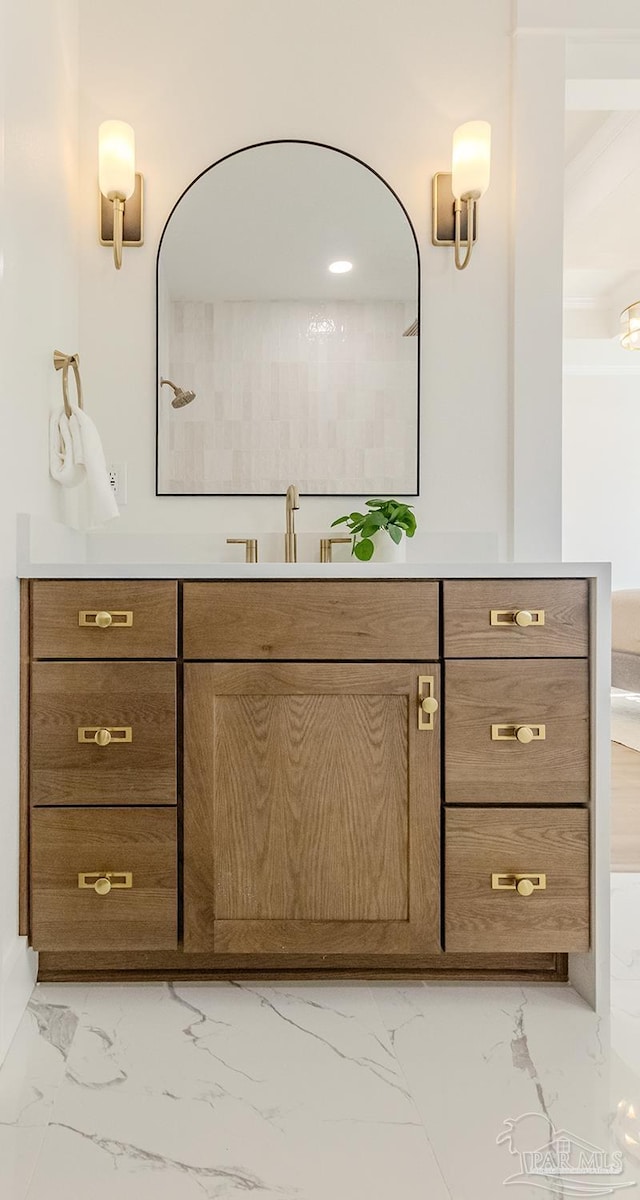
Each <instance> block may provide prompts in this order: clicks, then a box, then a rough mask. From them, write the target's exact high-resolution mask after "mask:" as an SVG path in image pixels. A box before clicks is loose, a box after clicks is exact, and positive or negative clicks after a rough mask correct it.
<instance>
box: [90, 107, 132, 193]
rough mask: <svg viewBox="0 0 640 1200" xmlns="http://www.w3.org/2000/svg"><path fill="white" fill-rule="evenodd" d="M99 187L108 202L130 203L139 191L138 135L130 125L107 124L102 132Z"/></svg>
mask: <svg viewBox="0 0 640 1200" xmlns="http://www.w3.org/2000/svg"><path fill="white" fill-rule="evenodd" d="M98 183H99V186H100V191H101V192H102V195H103V196H106V197H107V199H108V200H128V199H129V197H130V196H132V195H133V193H134V191H135V187H136V141H135V133H134V132H133V129H132V128H131V126H130V125H127V123H126V121H103V122H102V125H101V126H100V129H99V130H98Z"/></svg>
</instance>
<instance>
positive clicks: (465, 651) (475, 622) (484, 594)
mask: <svg viewBox="0 0 640 1200" xmlns="http://www.w3.org/2000/svg"><path fill="white" fill-rule="evenodd" d="M443 609H444V653H445V657H447V658H483V657H486V658H556V657H558V658H561V657H567V658H581V657H585V656H586V655H587V654H588V653H589V597H588V583H587V580H586V579H486V580H485V579H471V580H470V579H464V580H462V579H461V580H451V579H448V580H446V581H445V583H444V589H443ZM529 618H531V620H530V621H529ZM519 622H523V623H522V624H520V623H519Z"/></svg>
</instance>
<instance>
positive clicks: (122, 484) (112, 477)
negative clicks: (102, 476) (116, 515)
mask: <svg viewBox="0 0 640 1200" xmlns="http://www.w3.org/2000/svg"><path fill="white" fill-rule="evenodd" d="M107 470H108V472H109V483H110V484H111V488H112V491H113V494H114V496H115V498H116V502H117V503H118V504H119V505H124V504H126V503H127V464H126V463H110V465H109V466H108V467H107Z"/></svg>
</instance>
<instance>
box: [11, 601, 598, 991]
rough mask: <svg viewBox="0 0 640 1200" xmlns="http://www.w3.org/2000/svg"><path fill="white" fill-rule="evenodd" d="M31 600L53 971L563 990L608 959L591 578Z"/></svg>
mask: <svg viewBox="0 0 640 1200" xmlns="http://www.w3.org/2000/svg"><path fill="white" fill-rule="evenodd" d="M22 588H23V635H22V636H23V642H22V650H23V653H22V658H23V666H22V680H23V699H22V706H23V721H22V746H23V771H22V793H23V807H22V813H23V820H22V885H21V887H22V890H21V922H22V924H21V931H22V932H23V933H27V934H28V935H29V937H30V939H31V944H32V945H33V946H34V948H35V949H37V950H39V951H40V977H41V978H49V979H54V978H55V979H65V978H66V979H75V978H78V979H86V978H104V979H116V978H125V979H126V978H131V979H133V978H167V977H168V978H172V977H175V978H177V977H183V978H184V977H192V978H228V977H238V976H242V975H251V974H253V975H256V974H257V975H265V976H268V977H273V978H289V977H291V976H294V975H295V976H296V977H305V976H308V975H311V976H319V975H331V976H344V977H348V976H350V975H351V976H359V977H373V978H384V977H386V976H406V977H411V976H416V977H429V976H438V975H440V976H441V977H442V976H445V977H446V976H449V977H454V978H519V979H561V978H565V977H566V969H567V958H566V955H567V953H568V952H580V951H584V950H586V949H588V946H589V892H590V888H589V804H590V791H591V781H590V765H589V763H590V739H591V719H590V700H589V644H590V642H589V620H588V611H589V605H588V584H587V581H586V580H575V579H559V580H553V579H547V580H505V579H501V580H446V581H440V580H422V579H410V580H409V579H408V580H405V579H398V578H393V579H384V580H369V579H367V580H358V579H347V580H345V579H339V580H335V579H318V580H312V581H300V580H291V581H278V582H268V581H260V580H255V581H253V580H251V581H238V580H229V581H215V582H213V581H212V582H209V581H198V582H191V581H184V582H182V581H174V582H166V581H157V580H148V581H144V580H142V581H135V582H129V581H126V580H117V581H113V582H110V581H105V580H99V581H92V580H83V581H80V582H78V583H75V582H68V581H56V580H49V581H40V580H36V581H32V582H24V583H23V585H22ZM443 651H444V652H443Z"/></svg>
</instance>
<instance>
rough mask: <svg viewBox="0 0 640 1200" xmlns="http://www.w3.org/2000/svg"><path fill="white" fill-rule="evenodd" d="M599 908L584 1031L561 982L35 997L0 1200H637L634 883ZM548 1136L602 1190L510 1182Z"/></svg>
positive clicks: (0, 1073) (627, 881)
mask: <svg viewBox="0 0 640 1200" xmlns="http://www.w3.org/2000/svg"><path fill="white" fill-rule="evenodd" d="M612 900H613V914H614V917H613V919H614V936H613V959H612V963H613V975H614V977H613V981H612V1009H611V1016H610V1019H608V1018H607V1019H605V1020H599V1019H598V1018H597V1017H596V1016H595V1015H594V1014H593V1013H592V1012H591V1010H590V1009H589V1008H588V1006H587V1005H585V1004H584V1003H583V1002H582V1000H581V999H580V998H579V997H578V996H577V995H576V994H575V993H574V992H573V991H572V990H571V989H570V988H569V987H563V986H562V985H558V986H550V985H548V986H545V985H543V986H540V985H538V986H525V987H521V986H518V985H516V984H512V985H493V984H480V985H478V984H476V985H465V984H452V983H442V984H440V983H433V984H431V983H418V982H416V983H407V984H404V985H391V984H388V983H371V984H368V983H339V982H327V983H321V982H314V983H300V984H293V983H287V984H284V983H278V984H271V985H268V984H263V983H248V982H247V983H244V982H243V983H242V984H231V983H229V984H227V983H211V984H207V983H202V984H195V983H177V984H171V985H167V984H162V983H158V984H136V985H130V986H123V985H115V984H113V985H111V984H110V985H107V984H105V985H98V984H96V985H91V986H80V985H55V984H51V985H38V987H37V988H36V989H35V991H34V994H33V998H32V1001H31V1003H30V1005H29V1009H28V1011H27V1012H26V1013H25V1017H24V1019H23V1022H22V1024H21V1026H20V1029H19V1031H18V1034H17V1036H16V1039H15V1041H14V1043H13V1045H12V1047H11V1050H10V1052H9V1055H8V1057H7V1059H6V1061H5V1063H4V1065H3V1067H2V1069H1V1070H0V1197H1V1198H2V1200H79V1198H80V1197H84V1196H85V1195H90V1196H91V1200H113V1197H114V1196H115V1195H117V1196H118V1200H151V1198H152V1197H153V1200H203V1198H204V1200H225V1198H228V1197H234V1196H239V1195H240V1194H242V1193H245V1192H256V1193H257V1194H258V1195H260V1196H261V1197H265V1200H270V1198H273V1200H276V1198H277V1200H282V1198H286V1197H292V1198H297V1200H389V1198H390V1197H392V1198H393V1200H395V1198H396V1197H398V1198H401V1200H425V1198H427V1200H499V1198H500V1196H502V1195H507V1196H509V1195H513V1197H514V1200H519V1198H520V1197H522V1200H534V1198H535V1200H545V1197H551V1198H552V1200H560V1198H562V1200H569V1197H570V1196H573V1195H589V1194H591V1195H605V1194H611V1195H615V1194H617V1191H618V1189H619V1188H620V1190H621V1192H622V1194H623V1195H624V1196H629V1197H632V1198H633V1197H637V1200H640V875H636V876H634V875H625V876H614V877H613V880H612ZM554 1131H566V1132H567V1134H568V1136H569V1138H570V1139H571V1140H572V1141H575V1142H576V1143H580V1144H581V1143H583V1142H584V1143H586V1144H587V1146H592V1147H595V1148H596V1149H600V1150H601V1151H602V1152H603V1153H607V1154H613V1153H616V1152H618V1153H620V1154H621V1159H620V1166H621V1171H620V1174H619V1175H616V1176H613V1175H611V1176H607V1178H606V1180H605V1182H604V1184H603V1183H602V1181H601V1180H598V1179H596V1181H595V1183H594V1181H593V1180H591V1187H590V1190H589V1189H588V1190H586V1191H576V1190H575V1187H574V1186H573V1181H572V1180H570V1181H569V1182H567V1180H564V1181H561V1180H560V1181H557V1183H556V1182H554V1181H551V1182H549V1180H548V1179H547V1181H546V1184H545V1186H544V1187H542V1186H541V1185H540V1180H539V1179H538V1178H534V1177H532V1176H531V1175H530V1174H526V1173H525V1174H524V1175H523V1174H522V1172H521V1171H520V1153H521V1152H522V1151H523V1150H524V1149H532V1148H534V1147H536V1146H540V1145H542V1144H544V1142H545V1141H546V1140H547V1138H548V1136H549V1134H550V1133H552V1132H554ZM523 1161H525V1160H523ZM506 1181H509V1182H508V1183H507V1182H506ZM609 1184H610V1185H611V1186H610V1187H609ZM623 1184H624V1185H625V1186H624V1187H622V1186H621V1185H623ZM594 1188H595V1190H594ZM603 1188H604V1189H605V1190H603Z"/></svg>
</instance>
